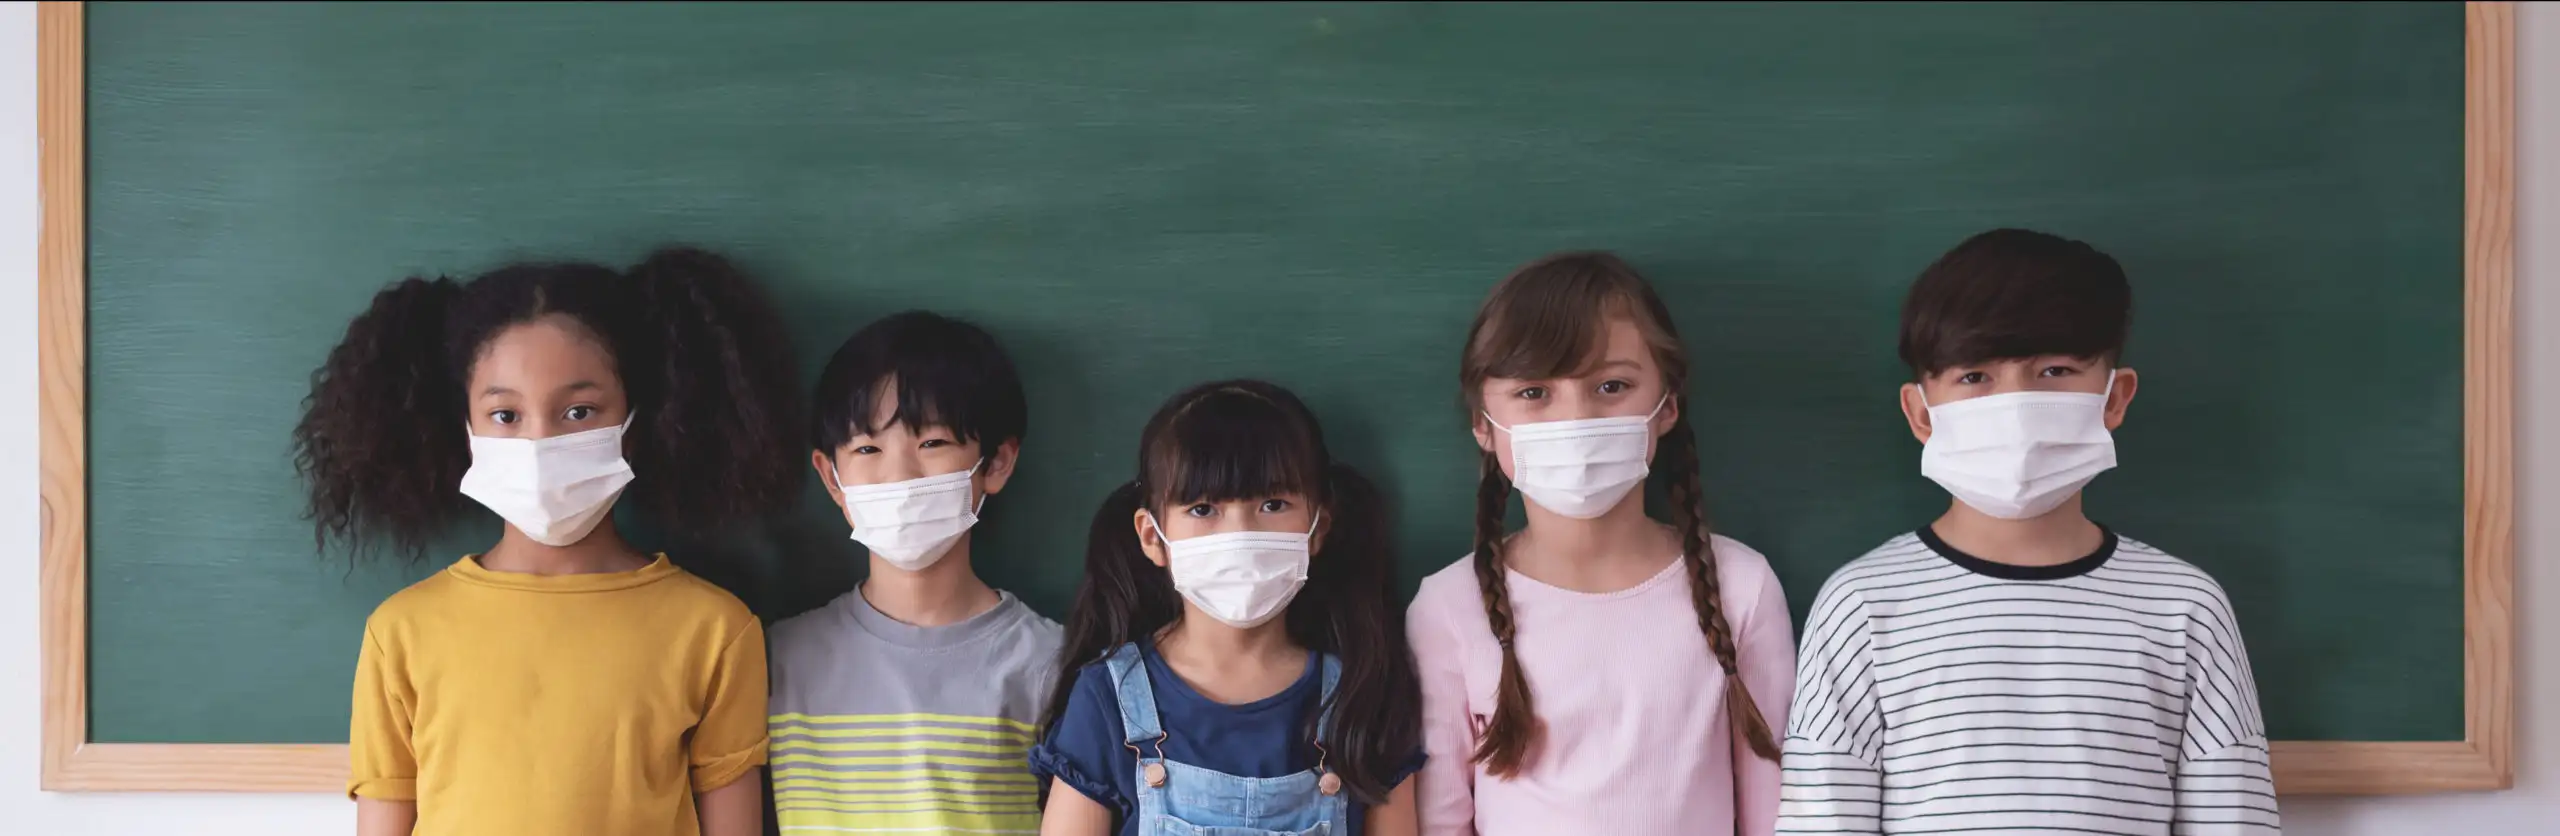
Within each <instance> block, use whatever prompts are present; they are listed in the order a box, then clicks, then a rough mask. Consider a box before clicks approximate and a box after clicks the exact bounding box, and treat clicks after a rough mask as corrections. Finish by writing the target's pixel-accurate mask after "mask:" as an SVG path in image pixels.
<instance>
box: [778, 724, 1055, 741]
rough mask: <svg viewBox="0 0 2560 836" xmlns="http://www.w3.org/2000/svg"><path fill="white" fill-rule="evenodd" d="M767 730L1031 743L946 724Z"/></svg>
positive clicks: (1018, 735) (1009, 734) (1011, 734)
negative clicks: (971, 738)
mask: <svg viewBox="0 0 2560 836" xmlns="http://www.w3.org/2000/svg"><path fill="white" fill-rule="evenodd" d="M767 731H769V732H771V733H772V734H773V736H775V737H781V736H783V735H786V734H797V735H806V736H809V737H914V736H916V735H926V734H933V735H942V736H945V737H976V738H983V739H987V740H1002V741H1011V742H1014V743H1021V744H1025V745H1029V744H1030V743H1031V735H1028V734H1024V733H1022V732H1017V731H1007V730H1004V729H955V728H950V727H948V726H898V727H895V728H885V729H820V728H812V727H809V726H804V725H801V724H798V723H779V724H775V725H771V726H768V727H767Z"/></svg>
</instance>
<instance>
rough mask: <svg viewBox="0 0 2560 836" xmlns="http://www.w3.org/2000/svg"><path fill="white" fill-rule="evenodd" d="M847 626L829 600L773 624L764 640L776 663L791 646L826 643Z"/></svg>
mask: <svg viewBox="0 0 2560 836" xmlns="http://www.w3.org/2000/svg"><path fill="white" fill-rule="evenodd" d="M845 594H846V595H852V594H855V593H851V592H847V593H845ZM845 626H847V625H846V624H845V620H844V619H843V618H841V617H839V615H838V614H837V612H836V605H835V602H834V601H829V602H827V603H826V604H824V605H821V606H819V607H818V608H817V609H814V610H810V611H808V612H804V613H801V614H799V615H795V616H792V617H790V618H786V619H783V620H781V621H776V622H774V623H773V626H771V627H768V628H765V633H764V642H765V645H766V646H768V647H771V648H772V649H773V655H774V657H775V662H776V663H777V664H779V663H780V662H781V660H782V657H784V656H785V655H786V654H787V653H788V651H790V650H791V649H792V648H797V647H806V646H809V645H811V644H818V643H824V642H825V641H826V640H827V639H829V638H831V637H833V636H835V635H837V634H840V633H842V632H843V630H844V627H845Z"/></svg>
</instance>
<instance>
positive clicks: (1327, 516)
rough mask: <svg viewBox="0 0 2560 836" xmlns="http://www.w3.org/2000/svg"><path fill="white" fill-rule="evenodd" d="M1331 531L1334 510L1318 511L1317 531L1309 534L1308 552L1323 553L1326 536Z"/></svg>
mask: <svg viewBox="0 0 2560 836" xmlns="http://www.w3.org/2000/svg"><path fill="white" fill-rule="evenodd" d="M1331 533H1333V513H1332V511H1331V510H1329V509H1328V510H1325V511H1319V512H1317V516H1316V527H1315V531H1314V532H1312V533H1310V534H1308V536H1307V553H1308V554H1311V555H1313V554H1323V553H1324V536H1325V535H1327V534H1331Z"/></svg>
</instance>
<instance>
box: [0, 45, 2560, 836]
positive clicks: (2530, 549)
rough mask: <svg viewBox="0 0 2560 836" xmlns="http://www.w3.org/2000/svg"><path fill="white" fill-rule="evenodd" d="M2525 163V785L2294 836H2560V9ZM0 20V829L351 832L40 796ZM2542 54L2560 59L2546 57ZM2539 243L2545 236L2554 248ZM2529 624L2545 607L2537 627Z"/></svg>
mask: <svg viewBox="0 0 2560 836" xmlns="http://www.w3.org/2000/svg"><path fill="white" fill-rule="evenodd" d="M2519 17H2520V18H2522V20H2521V21H2520V33H2519V38H2518V40H2519V44H2518V47H2519V53H2520V55H2521V62H2520V64H2519V68H2518V72H2517V75H2518V77H2519V82H2518V87H2519V90H2520V95H2521V96H2522V99H2521V101H2519V103H2518V110H2519V113H2518V116H2519V120H2518V121H2519V126H2520V131H2521V133H2520V135H2519V137H2518V143H2519V145H2520V146H2521V148H2522V149H2523V150H2522V153H2521V154H2520V155H2519V156H2520V157H2521V159H2520V163H2521V167H2520V174H2519V181H2520V182H2519V185H2520V187H2521V198H2520V203H2521V206H2520V211H2519V213H2518V219H2519V225H2518V228H2517V230H2516V252H2517V255H2518V260H2519V265H2518V267H2519V270H2518V281H2517V288H2516V305H2517V308H2518V317H2517V323H2516V325H2517V328H2516V330H2517V334H2518V340H2519V343H2520V345H2519V349H2520V354H2521V356H2520V357H2519V358H2518V362H2517V370H2516V373H2517V377H2518V382H2519V384H2520V385H2521V392H2520V396H2519V397H2518V399H2517V403H2518V404H2519V410H2520V412H2519V414H2518V415H2517V416H2516V430H2517V457H2518V458H2519V460H2520V461H2519V465H2520V466H2519V467H2518V469H2517V472H2518V474H2519V482H2520V484H2519V485H2518V491H2519V493H2518V502H2517V513H2516V518H2517V525H2516V531H2517V546H2518V549H2517V566H2516V584H2517V595H2516V611H2517V623H2518V629H2519V631H2520V632H2521V636H2520V641H2519V643H2518V648H2517V654H2516V655H2517V658H2516V663H2517V670H2518V673H2517V682H2518V691H2517V694H2516V716H2517V720H2518V723H2519V726H2518V728H2519V734H2518V739H2517V741H2516V751H2517V760H2516V788H2515V789H2513V790H2510V791H2507V792H2502V793H2488V794H2474V795H2458V796H2439V797H2422V798H2391V799H2304V798H2288V799H2286V800H2285V802H2284V814H2285V818H2286V819H2287V822H2288V823H2289V824H2290V825H2292V827H2291V830H2292V831H2293V832H2294V833H2296V834H2313V835H2314V836H2328V835H2329V834H2341V835H2343V834H2376V835H2377V836H2379V834H2413V833H2448V834H2461V835H2462V836H2506V834H2529V833H2546V834H2560V716H2555V715H2553V714H2544V713H2539V712H2537V711H2536V710H2535V708H2536V706H2537V705H2540V706H2560V659H2555V657H2554V653H2555V652H2560V244H2554V245H2552V246H2537V244H2540V243H2542V242H2560V153H2555V154H2553V155H2552V156H2549V157H2544V156H2540V155H2537V154H2535V153H2533V150H2534V149H2536V148H2537V147H2543V146H2548V147H2549V148H2551V149H2553V150H2554V151H2555V152H2560V83H2554V84H2550V85H2542V84H2537V83H2535V82H2536V81H2538V80H2543V79H2550V80H2553V81H2554V82H2560V12H2555V13H2553V14H2541V13H2539V10H2538V9H2525V10H2523V11H2522V12H2521V13H2520V14H2519ZM35 18H36V14H35V4H34V3H28V2H10V3H6V4H4V5H0V56H5V57H0V300H6V301H0V405H5V408H0V462H7V463H8V464H7V465H6V466H5V467H0V508H16V509H18V510H16V511H13V512H0V544H14V545H13V546H11V547H0V831H5V832H7V833H10V834H24V835H25V836H69V834H146V833H147V834H162V833H189V834H206V835H207V836H227V834H259V835H260V836H275V835H277V834H305V833H312V834H317V833H346V832H349V831H350V830H351V829H352V828H353V814H352V807H351V805H349V804H348V803H347V802H345V801H342V800H340V799H338V798H336V797H334V796H327V795H316V796H273V795H263V796H262V795H104V794H100V795H55V794H48V793H43V792H39V791H37V789H36V771H37V765H38V764H37V761H38V757H39V756H38V751H37V742H38V729H37V717H38V704H39V699H38V694H37V681H38V678H39V677H40V675H41V670H40V668H39V667H38V656H37V629H36V617H37V616H36V550H37V538H38V530H37V525H38V524H37V514H38V508H37V501H36V404H35V397H34V394H33V393H34V392H35V388H36V387H35V368H36V316H35V298H36V214H37V212H36V209H37V206H36V204H37V195H36V124H35V119H36V54H35V43H36V35H35V33H36V25H35ZM2537 46H2551V47H2554V48H2555V49H2554V51H2551V52H2542V51H2540V50H2537V49H2536V47H2537ZM2546 234H2550V235H2549V236H2548V237H2547V236H2546ZM2536 610H2540V611H2541V612H2540V613H2537V612H2536Z"/></svg>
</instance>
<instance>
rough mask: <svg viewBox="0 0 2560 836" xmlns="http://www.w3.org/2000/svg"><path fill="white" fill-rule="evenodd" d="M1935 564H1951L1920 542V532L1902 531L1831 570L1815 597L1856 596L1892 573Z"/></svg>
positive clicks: (1896, 574) (1902, 572)
mask: <svg viewBox="0 0 2560 836" xmlns="http://www.w3.org/2000/svg"><path fill="white" fill-rule="evenodd" d="M1935 566H1949V567H1950V568H1952V564H1948V563H1947V562H1946V558H1943V557H1940V556H1939V555H1938V553H1937V552H1936V551H1933V550H1931V549H1930V548H1929V544H1927V543H1924V542H1921V540H1920V535H1918V534H1915V533H1905V534H1902V535H1901V536H1898V537H1895V538H1893V539H1891V540H1886V541H1884V543H1883V544H1881V545H1878V546H1876V547H1875V548H1872V549H1868V550H1867V553H1866V554H1863V555H1859V556H1858V559H1856V560H1852V561H1849V562H1848V563H1847V564H1844V565H1842V566H1841V567H1840V568H1839V569H1837V570H1834V571H1833V572H1832V573H1831V577H1830V578H1829V579H1828V580H1825V581H1823V582H1822V592H1821V593H1820V594H1818V595H1817V596H1816V598H1817V599H1821V600H1829V599H1832V598H1835V597H1840V596H1856V595H1857V594H1859V593H1860V592H1862V591H1864V590H1865V589H1867V588H1868V587H1871V586H1874V585H1876V584H1879V583H1890V582H1891V580H1890V579H1891V578H1893V577H1895V576H1898V575H1901V574H1904V573H1908V572H1912V571H1914V570H1925V569H1928V568H1931V567H1935Z"/></svg>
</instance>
